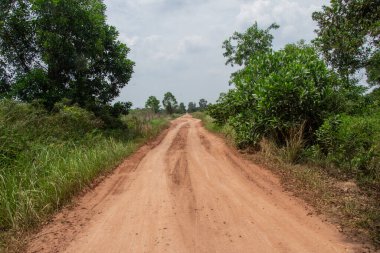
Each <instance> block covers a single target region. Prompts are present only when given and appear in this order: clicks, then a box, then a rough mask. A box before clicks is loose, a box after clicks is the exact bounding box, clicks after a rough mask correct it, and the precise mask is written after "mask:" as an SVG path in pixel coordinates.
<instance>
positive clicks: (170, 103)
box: [162, 92, 177, 114]
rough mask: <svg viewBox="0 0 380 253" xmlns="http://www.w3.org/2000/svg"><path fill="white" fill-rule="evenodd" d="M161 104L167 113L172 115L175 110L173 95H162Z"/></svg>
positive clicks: (175, 101) (175, 102) (175, 100)
mask: <svg viewBox="0 0 380 253" xmlns="http://www.w3.org/2000/svg"><path fill="white" fill-rule="evenodd" d="M162 104H163V106H164V108H165V110H166V112H167V113H169V114H173V113H174V111H175V109H176V108H177V99H176V98H175V97H174V95H173V94H172V93H171V92H167V93H165V95H164V99H163V100H162Z"/></svg>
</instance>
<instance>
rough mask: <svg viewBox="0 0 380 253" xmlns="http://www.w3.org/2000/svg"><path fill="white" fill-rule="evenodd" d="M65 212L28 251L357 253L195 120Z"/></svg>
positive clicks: (183, 122)
mask: <svg viewBox="0 0 380 253" xmlns="http://www.w3.org/2000/svg"><path fill="white" fill-rule="evenodd" d="M76 203H77V204H76V205H75V206H74V207H71V208H68V209H66V210H64V211H63V212H61V213H60V214H59V215H57V217H55V219H54V220H53V221H52V222H51V223H50V224H48V225H47V226H46V227H45V228H44V229H43V230H42V231H41V232H40V233H39V234H37V235H36V236H35V237H34V238H33V239H32V240H31V242H30V245H29V249H28V250H29V252H82V253H85V252H89V253H90V252H91V253H95V252H99V253H105V252H176V253H178V252H205V253H206V252H207V253H211V252H218V253H219V252H229V253H234V252H257V253H265V252H292V253H296V252H301V253H308V252H318V253H319V252H323V253H329V252H339V253H340V252H354V246H353V245H350V244H349V243H348V242H346V241H345V240H344V238H343V236H342V235H340V234H339V233H338V232H337V230H336V228H335V227H334V226H332V225H330V224H327V223H324V222H322V221H321V219H320V218H319V217H317V216H313V215H310V210H309V209H308V207H306V206H305V205H304V204H303V203H302V202H301V201H299V200H297V199H296V198H294V197H292V196H291V195H290V194H289V193H286V192H284V191H283V190H282V188H281V187H280V184H279V182H278V180H277V179H276V178H275V177H274V176H273V175H272V174H271V173H270V172H268V171H266V170H264V169H262V168H260V167H258V166H256V165H254V164H251V163H249V162H248V161H245V160H244V159H242V158H241V157H240V155H239V154H238V153H236V152H235V151H234V150H232V149H231V148H229V147H228V146H227V145H225V144H224V142H223V140H222V139H221V138H219V137H217V136H215V135H213V134H210V133H209V132H207V131H206V130H205V129H204V128H203V127H202V126H201V123H200V121H199V120H196V119H193V118H191V117H190V116H184V117H181V118H179V119H177V120H175V121H173V122H172V125H171V127H170V129H169V130H168V131H167V133H166V134H165V135H163V136H162V137H161V138H159V140H157V141H156V143H153V144H150V145H148V146H145V147H143V148H142V149H140V150H139V151H138V152H137V153H136V154H135V155H133V156H132V157H130V158H129V159H127V160H126V161H125V162H124V163H123V164H122V165H121V166H120V167H119V168H118V169H117V170H116V171H115V172H114V173H113V174H112V175H111V176H109V177H108V178H107V179H105V180H104V181H103V182H102V183H100V184H99V185H98V186H97V187H95V188H94V189H93V190H91V191H89V192H87V193H86V194H84V195H83V196H82V197H80V198H78V199H77V200H76Z"/></svg>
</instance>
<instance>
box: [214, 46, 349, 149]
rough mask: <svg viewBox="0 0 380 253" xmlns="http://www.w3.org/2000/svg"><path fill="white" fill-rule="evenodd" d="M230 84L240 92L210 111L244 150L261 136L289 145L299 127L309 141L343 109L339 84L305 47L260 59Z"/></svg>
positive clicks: (343, 91)
mask: <svg viewBox="0 0 380 253" xmlns="http://www.w3.org/2000/svg"><path fill="white" fill-rule="evenodd" d="M232 81H233V83H234V84H235V86H236V89H234V90H233V91H230V93H228V94H227V95H224V96H223V97H221V98H220V101H221V103H220V104H219V105H214V106H212V107H211V108H210V110H209V112H210V115H211V116H212V117H215V118H216V120H217V122H218V123H225V122H228V123H229V124H230V125H231V126H232V127H233V128H234V129H235V132H236V138H237V140H236V142H237V144H238V145H239V146H240V147H246V146H252V145H256V144H258V142H259V141H260V140H261V138H263V137H268V138H273V139H275V140H277V142H278V143H280V144H283V145H285V144H286V141H287V139H288V138H290V136H289V133H290V130H291V129H293V128H294V127H296V126H298V125H300V124H304V125H305V127H304V131H305V133H304V135H305V138H307V139H310V138H313V133H314V131H315V130H317V129H318V128H319V127H320V126H321V125H322V123H323V120H324V119H325V118H327V117H328V116H329V115H332V114H334V113H336V112H339V111H342V110H343V109H344V108H342V107H344V102H343V98H344V95H345V93H346V90H345V87H343V85H342V82H341V80H340V79H339V78H338V76H337V75H336V74H335V73H334V72H333V71H331V70H329V68H328V67H327V65H326V64H325V63H324V62H323V61H322V60H321V59H320V58H319V57H318V54H317V52H316V51H315V49H314V48H313V47H310V46H307V45H304V44H298V45H287V46H286V47H285V48H284V49H282V50H279V51H276V52H269V53H265V54H259V55H256V56H255V57H253V58H252V59H251V60H250V62H249V63H248V65H247V66H246V67H245V68H243V69H242V70H240V71H239V72H237V73H235V74H234V76H233V79H232ZM226 106H227V107H226Z"/></svg>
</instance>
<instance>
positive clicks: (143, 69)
mask: <svg viewBox="0 0 380 253" xmlns="http://www.w3.org/2000/svg"><path fill="white" fill-rule="evenodd" d="M104 2H105V4H106V5H107V12H106V14H107V17H108V23H109V24H110V25H113V26H115V27H116V28H117V30H118V31H119V33H120V35H119V39H120V41H122V42H123V43H125V44H127V46H128V47H129V48H131V52H130V54H129V58H130V59H132V60H133V61H134V62H135V63H136V66H135V68H134V74H133V76H132V79H131V81H130V82H129V83H128V85H127V86H126V87H125V88H124V89H123V90H122V91H121V94H120V96H119V98H118V99H117V100H118V101H131V102H132V103H133V105H134V107H144V105H145V101H146V100H147V98H148V97H149V96H152V95H153V96H156V97H157V98H158V99H159V100H160V101H162V98H163V95H164V94H165V93H166V92H168V91H170V92H172V93H173V94H174V95H175V97H176V98H177V101H178V103H180V102H184V103H185V105H186V106H187V104H188V103H189V102H191V101H194V102H198V101H199V99H201V98H204V99H206V100H207V101H209V102H211V103H214V102H215V101H216V99H217V98H218V97H219V94H220V93H221V92H225V91H227V90H228V89H230V88H232V87H231V86H229V83H228V81H229V77H230V74H231V73H232V72H234V71H235V70H234V69H233V68H231V67H230V66H226V65H225V61H226V59H225V58H224V57H223V49H222V43H223V41H224V40H225V39H227V38H228V37H230V36H231V35H232V34H233V33H234V32H235V31H238V32H244V31H245V30H246V29H247V28H248V27H249V26H251V25H252V24H253V23H254V22H255V21H257V22H258V24H259V27H261V28H266V27H268V26H269V25H270V24H271V23H273V22H276V23H277V24H279V25H280V29H279V30H277V31H275V32H273V35H274V36H275V39H274V43H273V45H274V48H275V49H280V48H282V47H283V46H284V45H285V44H287V43H294V42H297V41H299V40H301V39H304V40H306V41H310V40H311V39H313V38H314V37H315V34H314V29H315V28H316V24H315V23H314V22H313V20H312V19H311V14H312V13H313V11H316V10H320V9H321V7H322V5H327V4H328V2H329V1H328V0H105V1H104Z"/></svg>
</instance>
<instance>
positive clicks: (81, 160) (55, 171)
mask: <svg viewBox="0 0 380 253" xmlns="http://www.w3.org/2000/svg"><path fill="white" fill-rule="evenodd" d="M122 121H123V122H124V123H123V124H124V127H122V128H120V129H112V130H110V129H106V128H104V126H102V122H100V121H99V120H98V119H97V118H95V117H94V116H93V115H92V114H91V113H89V112H87V111H85V110H83V109H80V108H76V107H66V108H64V109H63V110H61V111H59V112H56V113H54V114H50V113H47V112H45V111H44V110H42V109H36V108H34V107H32V106H31V105H28V104H22V103H17V102H12V101H0V132H1V135H0V136H1V137H0V138H1V142H0V243H1V244H2V245H1V244H0V251H1V248H3V249H5V247H7V243H9V239H10V238H11V237H13V236H14V235H15V234H16V233H20V232H23V231H27V230H29V229H31V228H35V227H36V226H38V225H39V224H41V222H43V221H44V220H46V219H47V218H48V217H49V216H50V215H51V214H53V213H54V212H56V211H57V210H59V209H60V208H61V207H62V206H63V205H65V204H67V203H68V202H70V200H71V198H72V197H73V196H74V195H76V194H78V193H79V192H80V191H82V190H83V189H84V188H86V187H88V186H89V185H90V184H91V183H92V182H93V180H94V179H95V178H97V177H98V176H99V175H102V174H105V173H108V172H110V171H111V170H112V169H114V168H115V167H116V166H117V165H118V164H119V163H120V162H121V161H122V160H123V159H124V158H125V157H126V156H128V155H129V154H131V153H133V152H134V151H135V150H136V149H137V148H138V147H139V146H140V145H142V144H143V143H144V142H145V141H146V140H148V139H150V138H153V137H155V136H157V135H158V134H159V133H160V132H161V131H162V130H163V129H164V128H165V127H166V126H167V124H168V119H167V118H163V117H161V118H158V117H156V116H155V115H149V117H148V113H143V112H139V111H136V112H133V113H132V114H131V115H128V116H126V117H124V118H123V119H122Z"/></svg>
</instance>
